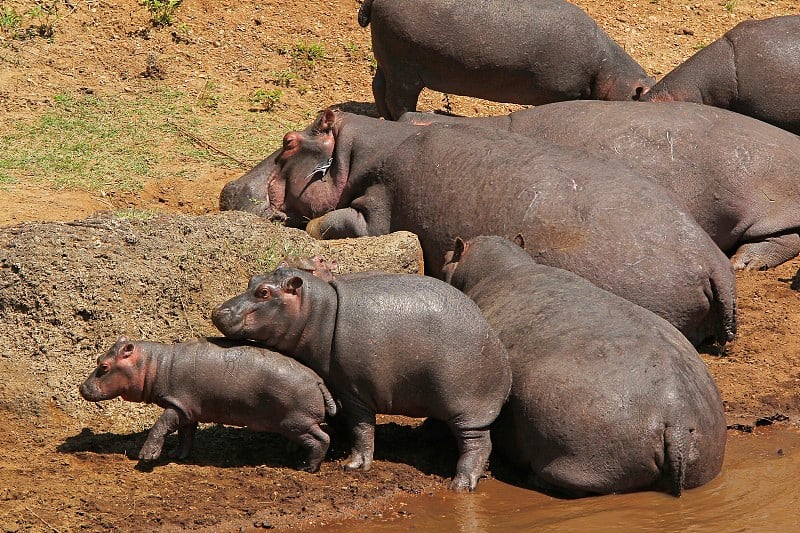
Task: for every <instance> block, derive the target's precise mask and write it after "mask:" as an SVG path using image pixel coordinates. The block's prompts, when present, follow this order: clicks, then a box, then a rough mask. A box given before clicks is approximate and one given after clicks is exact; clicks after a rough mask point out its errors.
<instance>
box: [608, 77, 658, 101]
mask: <svg viewBox="0 0 800 533" xmlns="http://www.w3.org/2000/svg"><path fill="white" fill-rule="evenodd" d="M655 82H656V80H654V79H653V78H651V77H649V76H647V74H645V73H644V71H642V75H641V76H638V77H634V78H628V77H620V76H617V75H614V74H611V75H604V74H598V76H597V79H596V80H595V89H594V92H595V94H594V97H595V98H597V99H598V100H613V101H621V102H624V101H632V100H641V99H642V98H643V97H644V95H646V94H647V93H648V91H650V88H651V87H652V86H653V85H654V84H655Z"/></svg>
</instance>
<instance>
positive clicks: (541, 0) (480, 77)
mask: <svg viewBox="0 0 800 533" xmlns="http://www.w3.org/2000/svg"><path fill="white" fill-rule="evenodd" d="M358 21H359V23H360V24H361V25H362V26H365V27H366V26H367V24H370V23H371V25H372V50H373V52H374V54H375V59H376V61H377V63H378V68H377V70H376V72H375V78H374V79H373V81H372V92H373V94H374V96H375V104H376V105H377V106H378V112H379V113H380V114H381V115H382V116H384V117H386V118H391V119H397V118H398V117H399V116H400V115H402V114H403V113H404V112H406V111H414V110H415V109H416V107H417V99H418V98H419V94H420V92H421V91H422V89H423V88H424V87H428V88H430V89H434V90H437V91H441V92H445V93H451V94H461V95H466V96H476V97H479V98H484V99H486V100H494V101H499V102H514V103H518V104H545V103H548V102H555V101H559V100H574V99H577V98H591V99H600V100H631V99H634V100H635V99H638V98H639V97H640V96H641V95H642V94H643V93H644V92H645V91H647V89H648V88H649V87H650V86H652V84H653V80H651V79H650V78H649V77H648V76H647V74H646V73H645V71H644V70H643V69H642V67H641V66H640V65H639V64H638V63H637V62H636V61H635V60H634V59H633V58H632V57H631V56H629V55H628V54H627V53H626V52H625V50H623V49H622V47H620V46H619V45H618V44H617V43H616V42H614V41H613V40H612V39H611V38H610V37H609V36H608V35H607V34H606V33H605V32H604V31H603V30H602V29H601V28H599V27H598V26H597V24H596V23H595V21H594V20H592V18H591V17H589V16H588V15H587V14H586V13H585V12H583V11H582V10H581V9H580V8H579V7H577V6H575V5H573V4H570V3H569V2H565V1H563V0H512V1H509V0H477V1H476V2H462V1H460V0H365V1H364V3H363V4H362V5H361V9H360V10H359V14H358Z"/></svg>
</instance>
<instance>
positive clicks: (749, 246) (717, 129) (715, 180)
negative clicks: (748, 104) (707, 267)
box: [400, 101, 800, 269]
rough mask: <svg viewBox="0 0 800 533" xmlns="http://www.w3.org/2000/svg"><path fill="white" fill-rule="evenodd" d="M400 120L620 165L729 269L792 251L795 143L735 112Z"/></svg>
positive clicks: (799, 140)
mask: <svg viewBox="0 0 800 533" xmlns="http://www.w3.org/2000/svg"><path fill="white" fill-rule="evenodd" d="M400 120H401V121H406V122H411V123H415V124H430V123H432V122H447V123H464V124H470V125H473V126H485V127H491V128H500V129H504V130H507V131H512V132H515V133H519V134H522V135H526V136H529V137H534V138H537V139H544V140H547V141H551V142H554V143H556V144H561V145H566V146H572V147H576V148H581V149H583V150H586V151H588V152H590V153H592V154H595V155H598V156H603V157H605V158H608V159H614V160H617V161H621V162H623V163H625V164H626V165H627V166H629V167H631V168H632V169H634V170H636V171H637V172H639V173H641V174H642V175H643V176H646V177H648V178H650V179H651V180H653V181H654V182H656V183H658V184H659V185H661V186H663V187H665V188H666V189H667V190H668V191H670V193H671V194H672V197H673V198H674V199H675V200H676V201H677V202H678V204H679V205H680V206H681V207H683V208H684V209H685V210H686V211H687V212H688V213H689V214H691V215H692V216H693V217H694V219H695V220H696V221H697V222H698V223H699V224H700V226H701V227H702V228H703V229H704V230H706V232H707V233H708V234H709V235H710V236H711V238H712V239H713V240H714V242H715V243H717V245H718V246H719V247H720V248H721V249H722V251H723V252H725V253H726V254H728V255H730V256H732V262H733V266H734V268H737V269H763V268H771V267H774V266H777V265H779V264H781V263H783V262H784V261H788V260H789V259H792V258H793V257H795V256H796V255H797V254H798V253H800V137H797V136H796V135H793V134H791V133H787V132H786V131H784V130H782V129H780V128H776V127H774V126H771V125H769V124H766V123H764V122H761V121H759V120H755V119H753V118H750V117H746V116H744V115H740V114H738V113H733V112H731V111H726V110H724V109H719V108H716V107H710V106H703V105H699V104H692V103H654V104H650V105H639V104H630V103H624V102H595V101H573V102H559V103H554V104H548V105H544V106H538V107H536V108H532V109H525V110H522V111H516V112H514V113H511V114H510V115H505V116H498V117H485V118H466V117H450V116H442V115H434V114H431V113H406V114H405V115H403V116H402V117H401V118H400Z"/></svg>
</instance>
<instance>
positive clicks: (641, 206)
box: [270, 109, 736, 343]
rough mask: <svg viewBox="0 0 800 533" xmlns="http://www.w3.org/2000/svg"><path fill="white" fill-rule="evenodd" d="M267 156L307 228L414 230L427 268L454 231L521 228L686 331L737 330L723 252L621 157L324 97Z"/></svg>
mask: <svg viewBox="0 0 800 533" xmlns="http://www.w3.org/2000/svg"><path fill="white" fill-rule="evenodd" d="M409 128H410V129H409ZM328 160H331V163H330V166H329V167H327V168H326V170H324V171H315V170H314V169H317V168H319V165H320V162H321V161H322V162H327V161H328ZM276 162H277V168H276V170H275V172H274V174H273V176H274V179H273V185H274V186H275V187H274V188H275V191H276V193H275V194H273V193H272V190H271V191H270V200H271V201H277V200H278V199H280V200H283V202H282V203H276V204H275V207H276V208H277V209H279V210H287V212H289V211H297V210H300V211H299V213H300V214H301V215H302V216H304V217H308V218H313V217H319V218H316V219H314V220H312V221H311V222H310V223H309V224H308V226H307V229H308V231H309V233H311V234H312V235H315V236H322V237H326V238H341V237H354V236H363V235H379V234H383V233H388V232H391V231H396V230H407V231H411V232H414V233H416V234H417V235H418V236H419V239H420V243H421V245H422V249H423V253H424V259H425V268H426V271H427V272H439V271H440V270H441V267H442V261H443V257H444V253H445V251H446V250H447V248H448V247H449V246H450V243H451V242H452V240H453V239H454V238H455V237H456V236H459V235H461V236H464V237H465V238H471V237H473V236H477V235H482V234H499V235H502V236H506V237H513V236H514V235H516V234H517V233H522V234H523V235H525V236H526V241H527V243H528V246H527V251H528V253H530V254H531V256H532V257H533V258H534V259H536V260H537V261H538V262H540V263H543V264H548V265H552V266H558V267H561V268H565V269H567V270H570V271H573V272H575V273H577V274H579V275H581V276H583V277H585V278H586V279H588V280H590V281H592V282H593V283H595V284H596V285H598V286H600V287H603V288H605V289H608V290H610V291H612V292H614V293H616V294H618V295H620V296H623V297H624V298H627V299H629V300H631V301H632V302H634V303H637V304H639V305H641V306H643V307H646V308H647V309H650V310H651V311H654V312H656V313H657V314H659V315H661V316H662V317H664V318H666V319H667V320H669V321H670V322H672V323H673V324H674V325H675V326H676V327H678V329H680V330H681V331H682V332H683V333H684V334H685V335H686V336H687V337H688V338H689V339H690V340H691V341H692V342H694V343H701V342H702V341H703V340H705V339H711V340H717V341H719V342H722V343H724V342H726V341H728V340H730V339H731V338H732V337H733V335H734V332H735V323H736V321H735V281H734V276H733V269H732V268H731V265H730V262H729V261H728V260H727V258H726V257H725V255H724V254H723V253H722V252H721V251H720V250H719V248H717V246H715V245H714V243H713V241H711V239H710V238H709V237H708V235H707V234H706V233H705V232H704V231H703V230H702V229H701V228H700V227H699V226H698V225H697V223H696V222H695V221H694V220H693V219H692V218H691V216H689V215H687V214H686V213H685V212H684V211H683V210H682V209H680V208H679V207H678V206H677V205H675V203H674V202H673V200H672V199H671V198H670V197H669V194H668V193H667V191H666V190H664V189H663V188H662V187H660V186H658V185H656V184H654V183H652V182H650V181H649V180H647V179H644V178H642V177H641V176H639V175H638V174H636V173H635V172H633V171H632V170H630V169H628V168H626V167H624V166H622V165H618V164H615V163H613V162H608V161H602V160H600V159H598V158H595V157H593V156H590V155H589V154H586V153H585V152H583V151H580V150H576V149H573V148H568V147H562V146H557V145H553V144H550V143H547V142H544V141H535V142H534V141H532V140H531V139H528V138H526V137H523V136H520V135H516V134H512V133H507V132H502V131H496V130H492V131H482V130H480V129H478V128H470V127H464V126H456V125H446V124H439V125H432V126H427V127H418V126H414V125H410V124H398V123H396V122H391V121H382V120H376V119H371V118H368V117H362V116H358V115H351V114H347V113H339V112H334V111H332V110H330V109H329V110H326V111H324V112H323V113H322V114H321V115H320V116H319V118H318V119H317V121H316V122H315V123H314V124H313V125H312V126H311V127H309V128H308V129H306V130H305V131H303V132H289V133H287V134H286V136H285V137H284V147H283V150H282V153H281V154H280V155H279V156H278V157H277V158H276ZM278 185H280V186H278ZM324 213H327V214H324ZM319 215H322V216H321V217H320V216H319Z"/></svg>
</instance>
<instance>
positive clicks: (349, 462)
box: [344, 452, 372, 472]
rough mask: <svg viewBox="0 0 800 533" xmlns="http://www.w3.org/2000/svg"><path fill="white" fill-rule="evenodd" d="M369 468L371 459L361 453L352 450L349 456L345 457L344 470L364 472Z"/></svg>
mask: <svg viewBox="0 0 800 533" xmlns="http://www.w3.org/2000/svg"><path fill="white" fill-rule="evenodd" d="M370 468H372V460H371V459H369V458H368V457H366V455H365V454H363V453H360V452H353V453H351V454H350V457H348V458H347V459H345V463H344V469H345V470H363V471H364V472H368V471H369V469H370Z"/></svg>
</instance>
